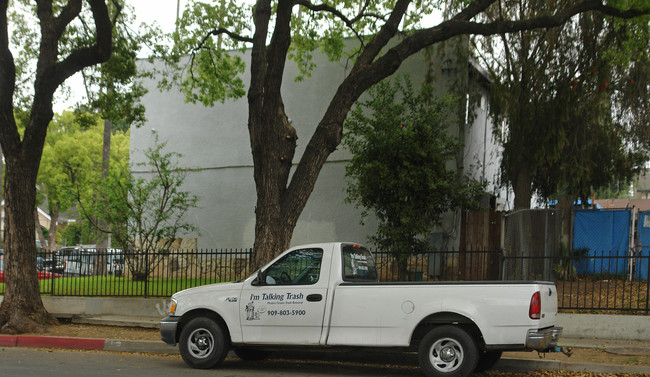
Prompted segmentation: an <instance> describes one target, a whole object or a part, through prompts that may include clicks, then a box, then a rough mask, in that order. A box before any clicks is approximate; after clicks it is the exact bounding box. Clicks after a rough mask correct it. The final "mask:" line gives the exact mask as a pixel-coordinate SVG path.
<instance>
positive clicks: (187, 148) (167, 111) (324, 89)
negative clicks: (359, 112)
mask: <svg viewBox="0 0 650 377" xmlns="http://www.w3.org/2000/svg"><path fill="white" fill-rule="evenodd" d="M242 57H243V59H244V60H245V61H246V62H247V63H248V62H249V60H250V59H249V55H248V54H244V55H242ZM315 62H316V63H317V66H318V68H317V69H316V70H315V71H313V72H312V76H311V77H310V78H307V79H306V80H305V81H304V82H300V83H296V82H294V78H295V76H296V74H297V72H298V71H297V68H296V66H295V65H294V64H293V63H292V62H289V63H288V64H287V68H286V70H285V75H284V85H283V92H282V95H283V100H284V104H285V109H286V113H287V115H288V116H289V118H290V120H291V122H292V125H293V126H294V127H295V128H296V130H297V133H298V149H297V151H296V155H295V157H294V164H296V163H297V162H298V161H299V159H300V156H301V155H302V152H303V151H304V147H305V146H306V144H307V141H308V140H309V138H311V135H312V133H313V131H314V130H315V128H316V126H317V124H318V121H319V120H320V119H321V118H322V115H323V114H324V112H325V110H326V107H327V105H328V104H329V102H330V100H331V98H332V96H333V95H334V93H335V91H336V89H337V86H338V84H339V83H340V82H341V81H342V80H343V79H344V77H345V76H346V74H347V72H348V70H349V69H350V68H351V63H350V62H347V61H341V62H334V63H332V62H329V61H327V59H326V58H325V57H324V56H319V55H316V56H315ZM140 64H141V65H143V66H146V65H147V64H149V63H146V62H141V63H140ZM155 64H159V63H155ZM463 64H467V63H466V62H465V63H463ZM430 65H434V63H432V62H431V59H430V58H428V57H426V56H424V55H417V56H414V57H412V58H410V59H408V60H407V61H406V62H405V64H404V65H403V67H402V68H401V69H400V72H409V73H410V74H411V77H412V79H413V80H414V83H415V85H419V82H417V80H422V79H424V76H425V73H426V70H427V69H428V68H429V66H430ZM458 72H460V73H462V72H465V70H458ZM444 76H445V75H439V77H438V78H437V81H436V82H437V84H439V87H440V91H441V92H444V91H445V90H446V86H447V85H449V84H450V83H451V82H452V81H454V80H451V78H449V77H444ZM242 79H243V81H244V83H246V84H247V83H248V82H249V80H250V74H249V72H248V71H247V72H246V73H245V74H244V75H243V77H242ZM145 86H146V87H148V88H149V93H148V94H147V95H146V96H145V97H144V98H143V101H142V102H143V104H144V106H145V107H146V117H147V123H146V124H145V125H144V126H143V127H141V128H133V129H132V130H131V157H130V158H131V163H132V164H134V163H137V162H141V161H143V158H144V156H143V150H145V149H146V148H149V147H152V146H153V145H154V140H155V138H156V137H158V138H159V140H160V141H167V142H168V144H167V147H166V148H167V150H168V151H174V152H178V153H181V154H182V155H183V156H184V157H183V159H182V161H181V163H180V165H181V166H183V167H187V168H192V169H199V170H198V171H195V172H191V173H190V174H189V175H188V177H187V179H186V182H185V189H186V190H189V191H192V192H193V193H195V194H196V195H198V196H199V198H200V201H199V208H197V209H195V210H193V211H191V213H190V214H189V216H188V218H187V220H188V221H190V222H192V223H194V224H195V225H197V226H198V227H199V229H200V234H193V235H186V236H184V237H196V238H198V243H197V245H198V248H199V249H211V248H239V247H252V245H253V241H254V225H255V213H254V211H255V202H256V193H255V184H254V181H253V161H252V155H251V152H250V143H249V135H248V129H247V119H248V103H247V100H246V98H242V99H239V100H228V101H225V103H223V104H222V103H217V104H215V106H214V107H204V106H202V105H200V104H197V105H194V104H188V103H185V102H184V98H183V96H182V94H181V93H179V92H178V91H177V90H171V91H168V92H160V91H158V90H157V89H156V83H155V82H154V81H151V80H150V81H145ZM478 122H479V123H481V122H482V123H481V124H482V126H481V127H483V126H486V125H487V123H486V122H485V120H484V119H483V120H479V121H478ZM482 130H483V128H481V130H479V128H478V127H477V128H476V130H475V131H476V132H477V135H476V136H475V135H474V134H472V136H471V137H470V139H471V141H472V144H471V146H470V147H468V148H473V147H476V146H477V145H483V144H482V143H481V142H479V143H478V144H477V143H475V141H476V138H478V137H479V136H480V135H481V134H483V133H484V131H482ZM456 132H457V131H456ZM466 149H467V148H466ZM476 153H478V155H480V156H483V153H482V152H476V151H474V150H473V149H468V150H467V151H466V154H467V155H468V156H469V155H472V156H473V155H474V154H476ZM490 157H491V156H490ZM348 159H349V153H348V152H347V151H346V150H344V149H343V148H342V147H341V148H339V149H338V150H337V151H335V152H334V153H332V155H330V157H329V159H328V162H327V163H326V164H325V166H324V167H323V169H322V171H321V173H320V175H319V178H318V181H317V182H316V186H315V188H314V191H313V193H312V195H311V197H310V199H309V201H308V203H307V206H306V208H305V210H304V211H303V213H302V215H301V217H300V219H299V221H298V224H297V226H296V229H295V231H294V235H293V239H292V244H293V245H297V244H302V243H311V242H325V241H355V242H366V240H367V236H369V235H371V234H373V233H374V232H375V230H376V225H377V224H376V221H375V220H374V219H372V218H371V219H366V220H365V225H361V224H360V220H361V212H360V210H358V209H356V208H354V206H352V205H350V204H346V203H345V193H344V188H345V178H344V174H345V164H346V161H347V160H348ZM468 160H471V158H468ZM136 173H139V174H146V172H136ZM453 217H454V216H452V220H451V221H452V223H451V224H450V226H456V225H455V224H454V223H453ZM446 222H447V220H446ZM455 233H458V232H455Z"/></svg>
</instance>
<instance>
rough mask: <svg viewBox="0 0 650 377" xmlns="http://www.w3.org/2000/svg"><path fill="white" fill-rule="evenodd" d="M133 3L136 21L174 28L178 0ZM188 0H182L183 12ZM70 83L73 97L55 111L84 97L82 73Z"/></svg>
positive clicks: (72, 104)
mask: <svg viewBox="0 0 650 377" xmlns="http://www.w3.org/2000/svg"><path fill="white" fill-rule="evenodd" d="M130 3H131V5H132V6H133V7H134V8H135V15H136V23H137V25H139V24H140V23H142V22H146V23H152V22H154V21H155V22H156V23H157V24H158V26H160V28H161V29H162V30H163V32H165V33H170V32H172V31H173V30H174V23H175V21H176V6H177V3H178V0H131V1H130ZM186 3H187V0H180V5H181V12H182V11H183V7H184V6H185V4H186ZM67 83H68V85H69V86H70V89H71V97H70V98H69V99H68V100H65V101H57V102H55V103H54V104H53V108H54V112H55V113H60V112H62V111H63V110H67V109H68V108H70V107H73V106H74V105H75V103H77V102H78V101H80V100H82V99H83V98H84V91H83V85H82V79H81V75H80V74H76V75H74V76H73V77H71V78H70V79H68V82H67Z"/></svg>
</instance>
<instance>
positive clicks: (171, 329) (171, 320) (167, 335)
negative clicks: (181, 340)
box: [160, 317, 181, 346]
mask: <svg viewBox="0 0 650 377" xmlns="http://www.w3.org/2000/svg"><path fill="white" fill-rule="evenodd" d="M180 320H181V317H166V318H163V319H162V320H160V338H161V339H162V341H163V342H165V343H167V344H169V345H171V346H175V345H176V329H177V328H178V321H180Z"/></svg>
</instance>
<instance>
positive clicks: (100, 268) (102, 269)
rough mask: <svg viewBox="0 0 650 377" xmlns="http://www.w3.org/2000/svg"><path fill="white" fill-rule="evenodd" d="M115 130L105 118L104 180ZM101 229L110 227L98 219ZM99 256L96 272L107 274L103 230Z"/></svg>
mask: <svg viewBox="0 0 650 377" xmlns="http://www.w3.org/2000/svg"><path fill="white" fill-rule="evenodd" d="M112 132H113V123H112V122H111V121H110V120H108V119H104V141H103V146H102V180H104V181H105V180H106V179H107V178H108V169H109V168H110V159H111V134H112ZM97 200H100V201H105V199H104V198H103V197H101V196H100V197H98V198H97ZM98 225H99V229H101V230H105V229H108V225H107V224H106V223H105V222H104V221H103V220H98ZM97 237H98V239H97V257H96V258H95V273H96V274H97V275H102V276H103V275H106V273H107V266H106V264H107V263H108V256H107V254H106V252H107V251H108V248H109V247H110V245H109V243H108V240H109V238H108V234H107V233H104V232H102V231H99V232H98V233H97Z"/></svg>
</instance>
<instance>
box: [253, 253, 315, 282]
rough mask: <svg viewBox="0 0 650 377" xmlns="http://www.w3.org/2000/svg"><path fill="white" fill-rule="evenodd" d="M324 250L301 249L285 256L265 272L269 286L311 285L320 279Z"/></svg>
mask: <svg viewBox="0 0 650 377" xmlns="http://www.w3.org/2000/svg"><path fill="white" fill-rule="evenodd" d="M322 259H323V250H322V249H300V250H294V251H292V252H291V253H289V254H287V255H285V256H284V257H283V258H282V259H280V260H279V261H277V262H275V263H273V264H272V265H271V267H269V268H267V269H266V271H264V275H265V276H266V284H268V285H310V284H316V282H317V281H318V278H319V277H320V266H321V261H322Z"/></svg>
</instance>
